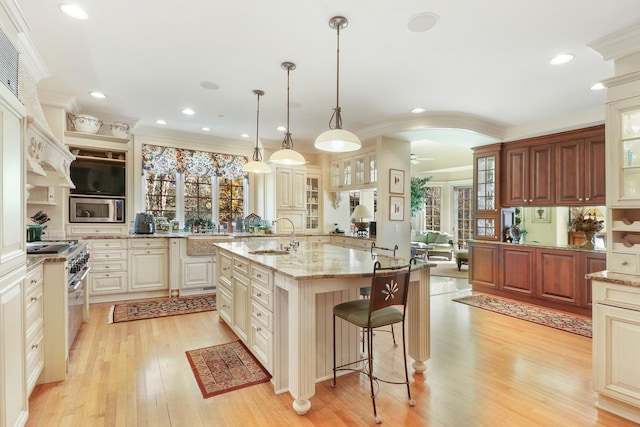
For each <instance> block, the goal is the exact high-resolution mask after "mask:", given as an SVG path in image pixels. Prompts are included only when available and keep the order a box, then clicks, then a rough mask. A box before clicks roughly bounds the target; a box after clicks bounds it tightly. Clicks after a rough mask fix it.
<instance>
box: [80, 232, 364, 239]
mask: <svg viewBox="0 0 640 427" xmlns="http://www.w3.org/2000/svg"><path fill="white" fill-rule="evenodd" d="M289 236H291V233H272V234H258V233H233V234H229V233H192V232H190V231H177V232H169V233H155V234H127V235H100V236H93V235H92V236H83V237H80V239H82V240H88V239H92V240H95V239H132V238H133V239H151V238H159V237H169V238H194V237H201V238H209V239H212V240H213V239H220V240H229V239H235V238H237V237H242V238H245V237H256V238H257V237H261V238H263V239H264V238H275V237H289ZM312 236H316V237H320V236H327V237H328V236H340V237H348V238H350V239H358V240H371V241H375V240H376V238H375V237H361V236H352V235H350V234H343V233H320V234H318V233H313V234H311V233H296V237H312Z"/></svg>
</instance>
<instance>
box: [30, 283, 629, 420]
mask: <svg viewBox="0 0 640 427" xmlns="http://www.w3.org/2000/svg"><path fill="white" fill-rule="evenodd" d="M436 280H438V279H436ZM438 290H439V291H438V292H439V294H438V295H434V296H432V297H431V309H432V313H431V323H432V335H431V339H432V341H431V359H430V360H429V361H428V362H427V371H426V375H418V374H412V375H411V379H412V381H413V382H412V385H411V389H412V396H413V398H414V399H415V400H416V407H414V408H411V407H409V406H408V405H407V395H406V389H405V388H404V387H403V386H401V385H400V386H399V385H389V384H382V385H381V391H380V394H379V396H378V398H377V404H378V412H379V414H380V415H381V416H382V418H383V420H384V425H387V426H404V425H429V426H469V425H473V426H506V425H508V426H556V425H563V426H614V425H615V426H632V425H635V424H634V423H632V422H630V421H626V420H624V419H622V418H619V417H617V416H614V415H612V414H610V413H607V412H605V411H601V410H598V409H597V408H595V406H594V402H595V393H594V392H593V384H592V379H591V375H592V374H591V367H592V362H591V339H589V338H585V337H581V336H578V335H574V334H570V333H567V332H562V331H559V330H556V329H552V328H548V327H544V326H540V325H536V324H533V323H530V322H525V321H521V320H518V319H514V318H511V317H508V316H504V315H500V314H497V313H493V312H489V311H486V310H482V309H479V308H475V307H470V306H467V305H464V304H459V303H456V302H453V301H452V298H455V297H458V296H462V295H465V294H468V292H466V293H465V292H449V293H446V292H445V293H442V286H438ZM453 290H455V289H453ZM109 307H110V305H109V304H94V305H92V306H91V319H90V321H89V322H88V323H86V324H83V325H82V328H81V330H80V333H79V334H78V338H77V340H76V342H75V344H74V346H73V347H72V351H71V356H70V369H69V375H68V379H67V380H66V381H64V382H58V383H53V384H46V385H38V386H37V387H36V389H35V390H34V392H33V394H32V396H31V398H30V401H29V411H30V417H29V420H28V423H27V425H28V426H47V427H48V426H66V425H69V426H118V427H120V426H154V427H155V426H189V427H191V426H241V427H247V426H254V425H260V426H264V425H269V426H331V427H341V426H368V425H372V424H373V415H372V408H371V399H370V396H369V383H368V380H367V379H366V377H363V376H360V375H358V374H349V375H344V376H341V377H340V378H339V379H338V385H337V387H336V388H333V387H332V386H331V381H324V382H322V383H318V384H317V385H316V395H315V396H314V397H313V398H312V399H311V401H312V408H311V411H310V412H309V414H307V415H306V416H298V415H296V414H295V412H293V410H292V409H291V402H292V399H291V396H290V395H289V394H288V393H284V394H281V395H275V394H274V392H273V386H272V385H271V384H270V383H263V384H258V385H255V386H252V387H247V388H244V389H241V390H237V391H233V392H230V393H226V394H221V395H217V396H214V397H211V398H208V399H203V398H202V394H201V393H200V390H199V388H198V385H197V383H196V381H195V379H194V377H193V373H192V372H191V367H190V365H189V363H188V361H187V358H186V356H185V351H187V350H193V349H197V348H202V347H207V346H210V345H215V344H221V343H225V342H231V341H233V340H235V339H237V338H236V336H235V335H234V334H233V333H232V332H231V330H230V329H229V327H227V326H226V325H225V324H224V323H221V322H219V318H218V314H217V312H205V313H197V314H189V315H182V316H172V317H166V318H161V319H149V320H141V321H133V322H127V323H117V324H108V323H107V315H108V311H109ZM398 336H399V334H398ZM375 339H376V355H375V357H376V369H377V370H378V372H379V373H380V375H381V376H384V375H385V374H392V373H393V372H394V371H396V372H397V371H398V370H399V369H402V353H401V347H393V345H392V343H391V337H390V335H389V334H385V333H378V334H376V337H375ZM409 363H411V361H410V362H409Z"/></svg>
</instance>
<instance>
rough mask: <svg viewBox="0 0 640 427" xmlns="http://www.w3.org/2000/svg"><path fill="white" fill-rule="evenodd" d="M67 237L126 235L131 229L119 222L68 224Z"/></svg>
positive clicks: (66, 228)
mask: <svg viewBox="0 0 640 427" xmlns="http://www.w3.org/2000/svg"><path fill="white" fill-rule="evenodd" d="M65 230H66V232H67V237H73V238H87V236H126V235H127V234H129V229H128V228H127V226H126V225H118V224H67V226H66V227H65Z"/></svg>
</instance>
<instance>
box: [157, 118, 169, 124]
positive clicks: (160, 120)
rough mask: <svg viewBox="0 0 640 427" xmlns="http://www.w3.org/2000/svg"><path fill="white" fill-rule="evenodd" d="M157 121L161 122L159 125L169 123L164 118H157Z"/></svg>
mask: <svg viewBox="0 0 640 427" xmlns="http://www.w3.org/2000/svg"><path fill="white" fill-rule="evenodd" d="M156 123H157V124H159V125H166V124H167V122H166V121H165V120H162V119H158V120H156Z"/></svg>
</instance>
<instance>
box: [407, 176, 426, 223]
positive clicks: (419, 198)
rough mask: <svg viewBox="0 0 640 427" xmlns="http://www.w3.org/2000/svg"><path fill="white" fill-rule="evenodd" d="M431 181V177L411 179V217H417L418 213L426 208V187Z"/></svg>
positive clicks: (413, 177)
mask: <svg viewBox="0 0 640 427" xmlns="http://www.w3.org/2000/svg"><path fill="white" fill-rule="evenodd" d="M429 181H431V177H430V176H429V177H426V178H418V177H416V176H412V177H411V216H412V217H413V216H415V214H416V212H418V211H420V210H421V209H422V208H423V207H424V199H425V194H424V187H425V186H426V184H427V182H429Z"/></svg>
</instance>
